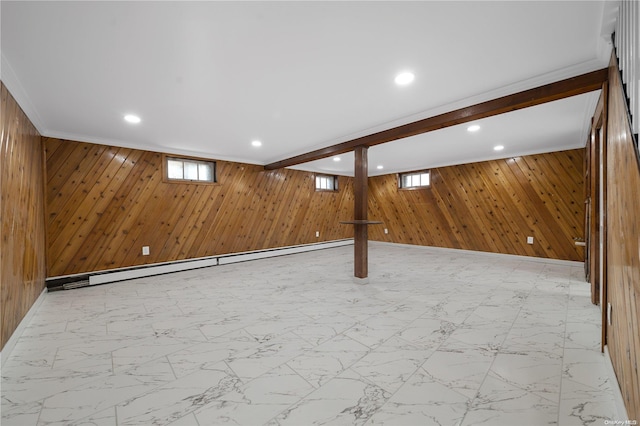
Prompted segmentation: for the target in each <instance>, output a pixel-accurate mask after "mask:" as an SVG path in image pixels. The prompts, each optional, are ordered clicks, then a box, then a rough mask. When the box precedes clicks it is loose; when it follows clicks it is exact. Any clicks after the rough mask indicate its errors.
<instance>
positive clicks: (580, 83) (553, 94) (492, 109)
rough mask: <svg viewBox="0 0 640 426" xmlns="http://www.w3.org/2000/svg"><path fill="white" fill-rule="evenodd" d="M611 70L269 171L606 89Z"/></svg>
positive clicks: (390, 131) (429, 120) (463, 110)
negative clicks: (603, 85)
mask: <svg viewBox="0 0 640 426" xmlns="http://www.w3.org/2000/svg"><path fill="white" fill-rule="evenodd" d="M607 78H608V69H607V68H604V69H601V70H597V71H592V72H589V73H586V74H582V75H579V76H576V77H571V78H567V79H565V80H561V81H557V82H555V83H550V84H546V85H544V86H539V87H536V88H533V89H529V90H525V91H522V92H518V93H514V94H511V95H507V96H502V97H500V98H497V99H493V100H490V101H486V102H481V103H479V104H475V105H471V106H468V107H464V108H460V109H457V110H454V111H450V112H446V113H444V114H440V115H436V116H434V117H429V118H424V119H422V120H418V121H414V122H412V123H408V124H404V125H402V126H397V127H394V128H391V129H387V130H383V131H381V132H377V133H373V134H371V135H367V136H362V137H359V138H356V139H352V140H349V141H346V142H342V143H339V144H336V145H331V146H328V147H326V148H321V149H317V150H315V151H311V152H307V153H305V154H301V155H296V156H294V157H290V158H287V159H284V160H280V161H276V162H273V163H270V164H267V165H266V166H264V168H265V169H266V170H274V169H279V168H282V167H291V166H295V165H296V164H302V163H307V162H309V161H314V160H319V159H321V158H326V157H331V156H332V155H338V154H343V153H345V152H350V151H353V150H354V149H355V148H356V147H357V146H366V147H371V146H374V145H379V144H383V143H386V142H391V141H394V140H397V139H402V138H407V137H410V136H415V135H419V134H421V133H427V132H431V131H434V130H439V129H444V128H446V127H451V126H455V125H458V124H462V123H467V122H469V121H474V120H479V119H482V118H487V117H492V116H494V115H499V114H504V113H507V112H512V111H516V110H519V109H522V108H528V107H532V106H535V105H540V104H544V103H547V102H552V101H557V100H560V99H564V98H568V97H571V96H576V95H581V94H583V93H588V92H593V91H595V90H599V89H601V88H602V84H603V83H604V82H606V81H607Z"/></svg>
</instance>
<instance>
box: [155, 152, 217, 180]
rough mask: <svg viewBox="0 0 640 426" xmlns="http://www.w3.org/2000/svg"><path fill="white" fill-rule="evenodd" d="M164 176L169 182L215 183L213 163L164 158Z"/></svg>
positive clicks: (214, 164) (214, 166)
mask: <svg viewBox="0 0 640 426" xmlns="http://www.w3.org/2000/svg"><path fill="white" fill-rule="evenodd" d="M165 164H166V170H167V171H166V176H167V180H170V181H183V182H184V181H188V182H203V183H214V182H216V163H215V161H205V160H195V159H190V158H176V157H166V163H165Z"/></svg>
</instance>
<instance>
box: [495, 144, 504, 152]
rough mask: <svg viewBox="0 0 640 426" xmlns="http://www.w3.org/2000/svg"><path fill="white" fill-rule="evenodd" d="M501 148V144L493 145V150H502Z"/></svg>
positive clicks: (502, 147)
mask: <svg viewBox="0 0 640 426" xmlns="http://www.w3.org/2000/svg"><path fill="white" fill-rule="evenodd" d="M503 149H504V146H502V145H496V146H494V147H493V150H494V151H502V150H503Z"/></svg>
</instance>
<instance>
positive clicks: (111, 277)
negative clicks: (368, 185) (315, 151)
mask: <svg viewBox="0 0 640 426" xmlns="http://www.w3.org/2000/svg"><path fill="white" fill-rule="evenodd" d="M353 244H354V242H353V238H349V239H342V240H332V241H324V242H319V243H310V244H300V245H296V246H286V247H276V248H272V249H265V250H255V251H248V252H240V253H230V254H224V255H219V256H209V257H201V258H197V259H187V260H179V261H174V262H163V263H154V264H149V265H140V266H134V267H130V268H118V269H109V270H103V271H95V272H90V273H84V274H75V275H65V276H59V277H51V278H47V287H48V288H49V289H52V290H53V289H62V288H66V289H71V288H77V287H83V286H87V285H97V284H107V283H112V282H117V281H125V280H131V279H134V278H143V277H150V276H153V275H162V274H170V273H172V272H181V271H187V270H191V269H199V268H207V267H210V266H218V265H227V264H231V263H238V262H246V261H249V260H257V259H265V258H269V257H275V256H285V255H289V254H295V253H304V252H308V251H314V250H323V249H327V248H333V247H340V246H346V245H353ZM76 283H80V284H79V285H76Z"/></svg>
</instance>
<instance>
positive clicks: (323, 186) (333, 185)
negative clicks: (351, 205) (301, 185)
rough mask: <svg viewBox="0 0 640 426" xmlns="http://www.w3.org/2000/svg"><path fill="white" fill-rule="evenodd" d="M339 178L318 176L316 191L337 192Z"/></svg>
mask: <svg viewBox="0 0 640 426" xmlns="http://www.w3.org/2000/svg"><path fill="white" fill-rule="evenodd" d="M337 190H338V176H331V175H316V191H337Z"/></svg>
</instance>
